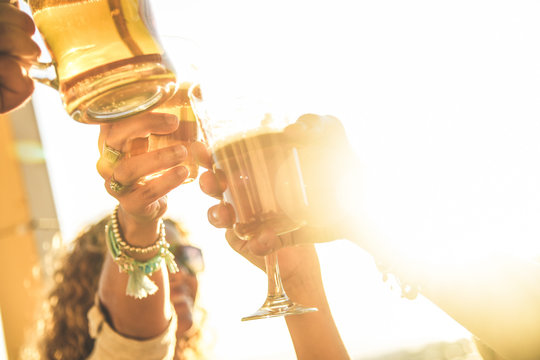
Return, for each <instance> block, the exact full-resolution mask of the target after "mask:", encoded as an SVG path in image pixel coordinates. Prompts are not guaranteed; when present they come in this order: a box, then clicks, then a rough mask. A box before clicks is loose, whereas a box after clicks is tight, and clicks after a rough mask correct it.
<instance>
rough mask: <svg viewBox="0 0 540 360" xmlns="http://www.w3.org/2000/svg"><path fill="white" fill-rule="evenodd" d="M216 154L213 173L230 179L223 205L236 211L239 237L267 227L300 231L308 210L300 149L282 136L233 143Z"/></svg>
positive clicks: (273, 134) (275, 134)
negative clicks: (225, 203)
mask: <svg viewBox="0 0 540 360" xmlns="http://www.w3.org/2000/svg"><path fill="white" fill-rule="evenodd" d="M229 139H230V140H229V141H226V142H225V143H222V145H219V144H217V146H216V147H215V148H214V149H213V156H214V161H215V165H214V166H215V171H222V172H223V173H224V175H225V177H226V179H227V190H226V191H225V193H224V197H225V201H227V202H229V203H230V204H232V206H233V207H234V210H235V212H236V220H237V223H236V224H235V232H236V233H237V235H238V236H239V237H241V238H244V239H249V238H250V237H251V236H253V235H255V234H256V233H258V232H259V231H260V230H261V227H262V226H264V225H266V226H268V227H270V228H272V229H274V230H275V231H276V232H277V233H278V235H280V234H283V233H286V232H289V231H292V230H295V229H297V228H299V227H301V226H302V225H303V224H304V222H303V220H302V218H303V212H304V211H305V209H306V207H307V200H306V196H305V193H304V186H303V182H302V174H301V172H300V167H299V163H298V156H297V153H296V149H295V148H294V147H293V146H292V145H291V144H289V143H288V141H287V140H286V138H285V137H284V135H283V133H281V132H263V133H260V132H254V133H252V134H248V135H242V136H236V137H231V138H229Z"/></svg>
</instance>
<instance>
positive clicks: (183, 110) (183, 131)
mask: <svg viewBox="0 0 540 360" xmlns="http://www.w3.org/2000/svg"><path fill="white" fill-rule="evenodd" d="M191 85H192V84H191V83H189V82H184V83H182V84H180V85H179V88H178V91H177V92H176V93H175V94H174V96H173V97H172V98H171V99H169V100H167V102H165V103H164V104H163V105H161V106H160V107H158V108H157V109H155V110H153V112H157V113H168V114H173V115H175V116H176V117H177V118H178V122H179V124H178V129H177V130H176V131H175V132H174V133H172V134H170V135H150V138H149V151H152V150H155V149H159V148H164V147H167V146H171V145H175V144H182V145H184V146H185V147H186V149H187V150H188V156H187V158H186V160H185V161H184V162H183V163H182V165H183V166H185V167H186V169H187V170H188V171H189V175H188V177H187V178H186V180H185V181H184V182H185V183H188V182H191V181H193V180H195V179H196V178H197V175H198V173H199V166H198V164H197V161H196V160H195V158H194V157H193V154H192V153H191V151H190V146H191V144H192V143H193V142H195V141H197V140H200V137H199V126H198V122H197V118H196V116H195V113H194V112H193V109H192V107H191V102H190V99H189V96H188V91H189V89H190V87H191Z"/></svg>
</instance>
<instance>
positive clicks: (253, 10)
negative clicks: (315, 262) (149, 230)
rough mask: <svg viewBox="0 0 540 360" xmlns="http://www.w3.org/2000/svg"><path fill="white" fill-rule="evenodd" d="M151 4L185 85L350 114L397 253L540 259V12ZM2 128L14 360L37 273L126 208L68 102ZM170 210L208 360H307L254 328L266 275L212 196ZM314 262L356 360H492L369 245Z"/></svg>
mask: <svg viewBox="0 0 540 360" xmlns="http://www.w3.org/2000/svg"><path fill="white" fill-rule="evenodd" d="M151 3H152V6H153V10H154V16H155V19H156V26H157V29H158V32H159V34H160V35H161V36H162V40H163V43H164V44H165V47H166V48H167V50H168V51H171V53H173V52H174V53H177V52H179V53H181V54H182V55H180V56H178V55H174V57H175V58H174V61H175V62H179V64H181V65H179V66H185V64H186V63H187V64H189V68H190V69H191V70H194V69H197V71H195V72H193V73H191V72H188V71H187V70H186V73H185V74H186V76H190V77H191V76H196V77H198V78H199V79H200V80H201V81H202V82H203V83H205V84H209V85H210V86H211V85H214V84H215V85H216V86H220V87H223V86H226V87H227V88H228V89H230V90H229V91H230V94H235V93H246V92H247V93H250V94H254V95H257V96H260V97H266V98H269V99H271V100H272V101H274V102H275V103H276V104H279V105H280V106H283V107H286V108H287V109H288V110H289V111H290V113H291V114H301V113H305V112H314V113H322V114H332V115H335V116H337V117H339V118H340V119H341V120H342V121H343V123H344V125H345V127H346V129H347V133H348V136H349V139H350V141H351V143H352V144H353V146H354V148H355V151H356V152H357V154H358V156H359V157H360V159H361V161H362V164H363V168H362V174H363V178H362V184H359V186H361V187H362V188H363V191H364V193H365V194H366V199H365V201H366V204H365V206H364V207H365V208H367V209H368V210H369V214H370V216H371V218H372V220H373V221H374V223H376V224H378V225H380V226H381V228H384V231H385V232H386V233H387V235H388V236H390V237H391V238H392V239H393V240H394V241H400V242H410V243H411V244H413V243H414V244H415V246H417V247H418V249H419V251H421V249H422V244H428V243H429V244H434V243H435V244H437V243H439V244H440V246H442V247H444V246H445V244H448V243H449V242H452V243H455V242H459V243H461V244H463V248H467V249H469V250H470V251H481V249H485V248H493V247H496V248H499V249H502V250H504V251H507V252H511V253H514V254H516V255H519V256H526V257H531V256H538V255H540V241H538V239H539V238H540V227H539V226H538V220H537V219H538V218H539V216H540V186H539V184H540V167H539V166H538V159H539V158H540V146H539V143H538V138H539V135H540V125H539V121H538V119H539V115H540V106H539V99H540V66H539V64H540V48H539V47H538V45H537V44H538V43H539V35H538V34H540V23H539V22H538V20H537V14H538V12H539V11H540V4H539V3H538V2H536V1H521V2H512V3H511V2H507V1H479V0H468V1H459V0H458V1H452V2H447V1H438V0H436V1H433V0H429V1H427V0H426V1H407V2H403V1H397V0H389V1H384V2H382V1H355V2H351V1H347V0H333V1H307V0H287V1H285V0H275V1H272V2H253V1H247V0H230V1H217V0H176V1H174V0H152V1H151ZM178 49H185V50H183V51H179V50H178ZM191 70H190V71H191ZM182 76H183V74H182V73H181V72H180V73H179V77H180V78H182ZM0 127H1V131H0V140H1V141H0V156H2V157H0V170H1V171H0V173H1V174H2V176H1V177H0V191H2V195H3V196H2V199H3V200H2V201H0V210H1V212H0V215H1V218H2V222H1V223H0V256H1V260H2V264H3V265H4V269H5V270H3V271H2V272H1V274H0V280H1V284H2V287H3V288H4V289H5V290H3V291H2V294H1V295H0V301H1V302H0V308H1V315H2V321H3V332H0V335H2V334H3V337H2V336H0V338H1V339H2V340H3V342H0V345H3V346H0V358H1V357H2V348H4V349H5V350H3V352H4V353H5V354H9V356H10V359H15V358H16V355H17V351H18V347H19V346H20V344H21V343H22V339H23V337H24V333H25V328H26V327H27V326H28V325H29V324H30V323H31V315H32V314H31V311H29V310H28V309H33V307H34V306H35V305H34V304H35V299H36V297H37V295H35V292H34V291H32V290H33V289H36V288H39V286H40V284H39V283H38V282H37V280H36V275H38V274H39V273H40V269H39V264H42V265H43V269H42V270H41V272H42V273H45V274H46V273H47V270H49V268H48V265H50V264H47V263H46V262H41V263H40V259H42V258H43V255H45V254H46V253H47V251H48V250H49V249H50V247H51V246H52V245H54V242H55V241H56V242H69V241H70V240H71V239H73V238H74V237H75V236H76V234H77V233H78V232H79V231H80V230H81V229H82V228H83V227H84V226H85V225H87V224H89V223H91V222H94V221H96V220H98V219H100V218H101V217H102V216H104V215H106V214H107V213H110V212H111V211H112V209H113V207H114V205H115V202H114V199H113V198H111V197H110V196H109V195H108V194H107V193H106V192H105V191H104V187H103V181H102V179H101V177H99V175H98V174H97V172H96V170H95V164H96V162H97V159H98V156H99V152H98V149H97V137H98V133H99V128H98V126H94V125H85V124H80V123H77V122H75V121H74V120H72V119H70V118H69V117H68V115H66V114H65V112H64V110H63V108H62V105H61V102H60V99H59V96H58V94H57V93H56V92H55V91H53V90H51V89H48V88H46V87H44V86H41V85H36V92H35V94H34V96H33V98H32V101H31V102H30V103H28V104H27V105H26V106H25V107H24V108H21V109H20V110H18V111H16V112H14V113H12V114H10V115H9V116H2V117H0ZM321 166H322V168H321V171H324V164H321ZM337 176H339V175H337ZM169 198H170V200H169V205H170V206H169V210H168V215H169V216H171V217H174V218H177V219H180V220H182V221H184V222H185V223H186V224H187V226H188V227H189V228H190V230H191V236H192V240H193V242H194V243H195V244H196V245H197V246H200V247H201V248H202V249H203V252H204V256H205V260H206V264H207V267H206V270H205V272H204V273H203V274H202V275H201V276H200V295H199V300H200V304H201V305H202V306H203V307H204V308H205V309H206V310H207V312H208V320H207V327H208V332H207V336H206V341H207V344H208V347H209V348H210V349H211V352H210V353H211V355H212V356H211V358H212V359H218V360H220V359H223V360H224V359H231V358H234V359H239V360H242V359H246V360H247V359H261V360H265V359H284V360H286V359H294V358H295V355H294V350H293V347H292V344H291V342H290V339H289V336H288V333H287V329H286V326H285V322H284V321H283V319H267V320H257V321H251V322H241V321H240V318H241V317H242V316H245V315H247V314H250V313H252V312H253V311H255V310H256V309H257V308H258V307H259V306H260V305H261V303H262V302H263V301H264V296H265V293H266V280H265V275H264V274H263V273H262V272H261V271H259V270H257V269H255V268H254V267H253V266H251V265H250V264H248V263H247V262H246V261H244V259H243V258H241V257H240V256H239V255H237V254H235V253H234V252H233V251H232V250H231V249H230V248H229V247H228V245H227V243H226V241H225V240H224V237H223V231H222V230H218V229H214V228H212V227H211V226H210V225H209V223H208V222H207V220H206V211H207V209H208V207H210V206H211V205H213V204H214V200H212V199H210V198H209V197H207V196H205V195H203V194H202V192H201V191H200V190H199V187H198V182H197V181H195V182H193V183H191V184H187V185H183V186H181V187H180V188H178V189H176V190H174V191H173V192H172V193H171V195H170V197H169ZM14 204H15V205H14ZM317 249H318V253H319V256H320V259H321V265H322V269H323V275H324V281H325V288H326V292H327V295H328V298H329V302H330V305H331V308H332V311H333V314H334V318H335V320H336V323H337V325H338V328H339V329H340V332H341V335H342V337H343V340H344V342H345V344H346V346H347V348H348V350H349V352H350V354H351V357H352V358H353V359H430V360H431V359H476V358H477V357H476V355H475V354H474V350H473V348H472V345H471V343H470V342H469V341H468V339H470V335H469V333H468V332H467V331H466V330H464V329H463V328H462V327H461V326H460V325H459V324H457V323H456V322H455V321H453V320H452V318H450V317H449V316H448V315H446V314H445V313H444V312H442V311H441V310H439V309H438V308H437V307H435V306H434V305H433V304H431V303H430V302H429V301H428V300H426V299H424V298H423V297H421V296H420V297H419V298H417V299H416V300H413V301H410V300H406V299H403V298H401V297H400V293H399V291H398V290H397V289H395V288H393V287H392V286H391V285H390V284H388V283H385V282H383V281H382V279H381V278H382V276H381V273H380V272H379V271H378V270H377V268H376V267H375V265H374V263H373V260H372V258H371V257H370V256H369V255H368V254H367V253H365V252H364V251H363V250H362V249H361V248H360V247H358V246H356V245H353V244H351V243H349V242H347V241H345V240H340V241H336V242H333V243H329V244H324V245H319V246H318V247H317ZM466 255H467V254H466V253H464V254H463V256H466ZM456 296H459V294H456ZM4 356H5V357H6V358H7V355H4Z"/></svg>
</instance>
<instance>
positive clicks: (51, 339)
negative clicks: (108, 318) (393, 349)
mask: <svg viewBox="0 0 540 360" xmlns="http://www.w3.org/2000/svg"><path fill="white" fill-rule="evenodd" d="M108 221H109V217H106V218H104V219H102V220H101V221H99V222H98V223H96V224H93V225H91V226H89V227H88V228H86V229H85V230H84V231H83V232H81V233H80V234H79V236H78V237H77V238H76V239H75V240H74V241H73V242H72V243H71V244H70V246H69V248H68V249H66V250H65V251H63V254H61V256H58V261H56V262H55V263H56V265H55V272H54V275H53V283H52V288H51V290H50V292H49V294H48V298H47V299H46V300H45V303H44V309H43V310H42V319H41V320H40V321H39V323H40V324H38V326H37V327H38V329H40V330H39V334H38V337H39V340H36V339H34V340H31V341H32V342H34V344H33V345H32V346H30V347H29V348H28V349H27V350H25V354H26V355H25V356H26V357H27V358H31V359H34V358H38V359H55V360H61V359H69V360H75V359H86V358H87V357H88V356H89V355H90V352H91V351H92V348H93V346H94V340H93V339H92V338H91V337H90V335H89V333H88V320H87V313H88V311H89V310H90V308H91V307H92V305H93V304H94V299H95V294H96V292H97V289H98V283H99V277H100V274H101V268H102V266H103V261H104V259H105V256H106V255H107V246H106V240H105V225H106V224H107V222H108ZM165 224H166V239H167V241H169V243H171V248H170V249H171V251H172V252H173V254H175V256H178V258H177V259H176V260H177V262H178V263H179V267H180V272H178V273H177V274H171V276H170V279H169V281H170V287H171V302H172V303H173V305H174V308H175V310H176V312H177V313H178V332H177V338H178V344H177V350H178V351H179V352H183V351H185V350H187V349H191V351H192V352H195V353H198V339H199V337H200V330H199V327H200V326H197V327H194V326H193V316H192V315H193V302H194V300H195V298H196V294H197V288H198V282H197V278H196V276H194V274H192V273H191V272H190V270H187V268H188V266H189V263H190V262H191V260H190V259H192V258H193V257H192V256H191V257H190V256H189V255H186V254H187V253H188V252H189V249H191V248H192V247H191V246H190V245H189V242H188V233H187V231H186V230H185V229H184V227H183V226H182V225H181V224H180V223H178V222H176V221H173V220H171V219H167V220H166V221H165ZM199 251H200V250H199ZM186 256H187V258H186V259H187V260H183V259H184V257H186ZM199 269H200V267H199ZM198 325H200V324H198ZM190 329H191V330H190ZM188 330H190V331H189V332H188ZM33 347H35V348H36V349H33ZM38 352H39V353H40V355H39V356H38V355H37V353H38Z"/></svg>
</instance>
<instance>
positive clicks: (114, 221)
mask: <svg viewBox="0 0 540 360" xmlns="http://www.w3.org/2000/svg"><path fill="white" fill-rule="evenodd" d="M111 226H112V231H113V233H114V237H115V238H116V242H117V244H118V247H119V248H120V250H123V251H127V252H130V253H133V254H137V255H145V254H148V253H151V252H157V251H158V250H159V249H160V248H162V247H164V248H167V249H168V248H169V243H168V242H167V240H165V224H164V223H163V219H159V236H158V238H157V240H156V242H155V243H153V244H152V245H149V246H147V247H143V248H142V247H137V246H132V245H130V244H128V243H127V242H125V241H124V239H123V237H122V234H121V232H120V227H119V225H118V205H117V206H116V207H115V208H114V211H113V213H112V214H111Z"/></svg>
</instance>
